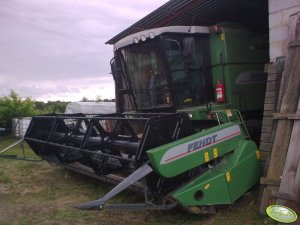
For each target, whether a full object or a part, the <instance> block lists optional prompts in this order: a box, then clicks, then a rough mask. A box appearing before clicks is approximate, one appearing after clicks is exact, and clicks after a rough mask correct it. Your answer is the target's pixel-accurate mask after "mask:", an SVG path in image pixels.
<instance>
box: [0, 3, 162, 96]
mask: <svg viewBox="0 0 300 225" xmlns="http://www.w3.org/2000/svg"><path fill="white" fill-rule="evenodd" d="M166 2H167V0H143V1H137V0H126V1H121V0H43V1H41V0H1V1H0V96H3V95H7V94H8V93H9V91H10V89H13V90H14V91H16V92H17V93H18V94H19V95H20V96H22V97H32V98H33V99H36V100H42V101H47V100H65V101H79V100H80V99H81V98H82V97H83V96H86V97H87V98H89V99H95V98H96V97H97V96H98V97H101V98H114V84H113V79H112V77H111V75H110V74H109V73H110V66H109V61H110V59H111V58H112V56H113V51H112V46H110V45H105V44H104V43H105V42H106V41H107V40H109V39H110V38H112V37H113V36H115V35H116V34H118V33H120V32H121V31H123V30H124V29H126V28H127V27H129V26H130V25H132V24H133V23H135V22H136V21H138V20H139V19H141V18H143V17H144V16H146V15H147V14H148V13H150V12H152V11H153V10H155V9H156V8H158V7H159V6H161V5H163V4H164V3H166Z"/></svg>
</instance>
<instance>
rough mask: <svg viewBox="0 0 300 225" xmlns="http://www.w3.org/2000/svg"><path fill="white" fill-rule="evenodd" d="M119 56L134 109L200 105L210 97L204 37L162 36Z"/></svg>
mask: <svg viewBox="0 0 300 225" xmlns="http://www.w3.org/2000/svg"><path fill="white" fill-rule="evenodd" d="M121 55H122V58H123V61H124V64H125V68H126V74H127V75H128V76H127V77H128V79H129V83H130V86H131V87H132V89H131V90H132V91H131V92H132V95H133V96H134V99H135V102H136V105H137V107H138V110H139V109H155V108H161V107H173V106H177V107H184V106H193V105H201V104H205V103H207V102H208V101H209V100H210V99H211V98H212V97H213V94H212V93H213V89H212V85H211V75H210V71H209V68H210V66H209V65H210V56H209V42H208V36H207V35H193V34H172V33H169V34H163V35H161V36H160V37H159V38H154V39H151V40H149V39H148V40H147V41H145V42H139V43H138V44H134V45H130V46H127V47H124V48H122V49H121ZM209 87H210V88H209Z"/></svg>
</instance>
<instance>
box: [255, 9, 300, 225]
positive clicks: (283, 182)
mask: <svg viewBox="0 0 300 225" xmlns="http://www.w3.org/2000/svg"><path fill="white" fill-rule="evenodd" d="M288 43H289V46H288V47H289V48H288V53H287V60H286V65H285V70H284V73H283V76H282V80H281V85H280V91H279V96H278V107H277V111H278V113H276V114H275V117H274V115H273V119H276V120H274V121H275V122H274V123H273V128H274V130H275V133H274V135H273V137H274V139H273V141H272V142H271V148H272V152H271V156H270V161H269V165H268V170H267V173H266V177H263V178H262V180H261V183H262V184H263V185H265V186H264V188H263V195H262V199H261V206H260V211H261V212H262V213H263V212H265V209H266V207H267V206H268V205H269V204H275V203H276V202H277V203H284V204H286V203H288V202H293V203H296V204H294V207H293V208H294V209H295V210H296V211H298V210H300V209H298V208H299V207H298V208H297V207H296V208H295V205H298V206H299V202H300V193H299V192H300V165H299V160H300V153H299V149H297V148H296V147H298V146H299V145H298V144H299V143H298V142H299V140H298V139H299V132H300V131H299V130H300V127H299V126H300V124H299V123H298V122H297V123H295V124H294V120H295V119H297V118H299V115H297V114H296V113H298V110H297V107H298V108H299V106H298V102H299V97H300V96H299V90H300V75H299V74H300V63H299V61H300V13H297V14H294V15H292V16H291V18H290V23H289V39H288ZM296 111H297V112H296ZM295 126H296V127H295ZM271 137H272V136H271ZM291 205H293V204H291ZM295 224H298V223H295Z"/></svg>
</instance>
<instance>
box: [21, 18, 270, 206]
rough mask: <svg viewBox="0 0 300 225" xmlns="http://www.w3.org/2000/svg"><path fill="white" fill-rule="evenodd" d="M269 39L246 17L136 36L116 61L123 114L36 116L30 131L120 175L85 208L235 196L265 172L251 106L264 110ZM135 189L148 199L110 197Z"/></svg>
mask: <svg viewBox="0 0 300 225" xmlns="http://www.w3.org/2000/svg"><path fill="white" fill-rule="evenodd" d="M263 43H264V42H263V39H261V38H260V37H258V36H257V35H255V34H253V33H251V32H249V31H247V30H246V29H245V28H243V27H241V26H239V25H236V24H220V25H218V26H214V27H213V28H212V29H209V28H208V27H195V26H189V27H184V26H179V27H162V28H157V29H152V30H147V31H142V32H139V33H136V34H133V35H130V36H128V37H126V38H124V39H122V40H120V41H119V42H117V43H116V44H115V45H114V49H115V57H114V58H113V59H112V60H111V67H112V74H113V77H114V80H115V85H116V111H117V113H115V114H97V115H84V114H70V115H67V114H60V115H57V114H51V115H41V116H35V117H33V119H32V121H31V124H30V126H29V128H28V130H27V133H26V135H25V138H24V139H25V140H26V142H27V143H28V144H29V145H30V147H31V148H32V149H33V151H34V152H35V153H36V154H37V155H39V156H40V157H41V158H42V159H44V160H46V161H48V162H50V163H54V164H58V165H61V166H64V167H66V168H69V169H72V170H75V171H78V172H81V173H84V174H87V175H90V176H93V177H96V178H99V179H103V180H105V181H111V182H113V183H116V184H117V185H116V186H115V187H114V188H113V189H112V190H111V191H110V192H109V193H107V194H106V195H105V196H103V197H102V198H101V199H98V200H94V201H91V202H88V203H84V204H81V205H79V206H77V207H78V208H80V209H103V208H126V209H128V208H131V209H137V208H156V209H157V208H159V209H161V208H171V207H174V206H175V205H176V204H178V203H180V205H182V206H211V205H219V204H230V203H233V202H234V201H235V200H236V199H237V198H239V197H240V196H241V195H242V194H243V193H245V192H246V191H247V190H249V189H250V188H251V187H252V186H253V185H254V184H255V183H256V182H257V181H258V179H259V177H260V166H259V153H258V151H257V147H256V144H255V143H254V142H253V141H252V140H251V139H250V137H249V134H248V131H247V128H246V126H245V122H244V120H243V118H242V115H243V117H244V119H246V120H247V123H248V121H252V122H251V123H252V124H253V121H254V122H259V120H260V119H261V109H262V106H263V95H264V91H265V89H264V88H265V79H266V76H265V74H264V73H262V72H261V71H262V68H263V64H264V63H265V61H266V59H267V50H266V49H264V44H263ZM254 90H255V91H254ZM240 112H241V113H242V115H241V113H240ZM99 113H101V112H99ZM256 129H259V128H256ZM252 130H253V129H252ZM254 130H255V129H254ZM250 135H251V134H250ZM126 188H134V189H138V190H140V191H142V192H143V193H144V195H145V202H144V203H142V204H125V205H122V204H121V205H120V204H113V205H111V204H107V201H108V200H109V199H111V198H112V197H114V196H115V195H117V194H118V193H120V192H121V191H123V190H124V189H126ZM150 199H151V200H150Z"/></svg>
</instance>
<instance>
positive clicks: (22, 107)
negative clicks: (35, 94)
mask: <svg viewBox="0 0 300 225" xmlns="http://www.w3.org/2000/svg"><path fill="white" fill-rule="evenodd" d="M32 115H34V102H33V101H32V100H31V99H30V98H25V99H22V98H21V97H20V96H19V95H18V94H17V93H16V92H14V91H13V90H11V91H10V94H9V95H8V96H5V97H0V126H2V127H5V128H6V129H9V130H10V129H11V126H12V119H13V118H15V117H25V116H32Z"/></svg>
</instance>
